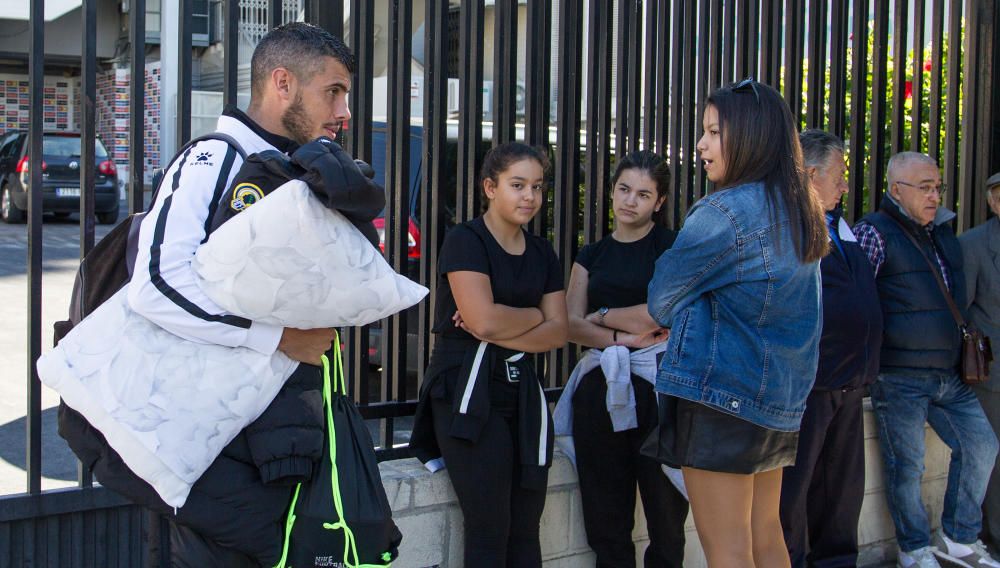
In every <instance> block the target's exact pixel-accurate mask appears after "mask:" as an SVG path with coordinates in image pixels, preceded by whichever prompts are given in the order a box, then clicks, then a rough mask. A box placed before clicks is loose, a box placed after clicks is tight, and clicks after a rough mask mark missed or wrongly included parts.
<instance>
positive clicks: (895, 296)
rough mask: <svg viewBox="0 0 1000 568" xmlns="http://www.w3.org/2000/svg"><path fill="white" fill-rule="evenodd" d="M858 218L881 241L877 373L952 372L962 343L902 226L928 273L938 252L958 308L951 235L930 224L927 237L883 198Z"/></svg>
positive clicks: (958, 265)
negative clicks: (880, 326) (881, 327)
mask: <svg viewBox="0 0 1000 568" xmlns="http://www.w3.org/2000/svg"><path fill="white" fill-rule="evenodd" d="M864 220H865V221H867V222H869V223H871V224H872V225H873V226H874V227H875V228H876V229H877V230H878V232H879V233H880V234H881V235H882V239H883V241H884V242H885V262H884V263H883V264H882V267H881V268H880V269H879V272H878V277H877V278H876V283H877V285H878V293H879V299H880V300H881V302H882V314H883V319H884V324H885V330H884V334H883V340H882V353H881V365H880V368H881V370H882V371H890V372H892V371H894V370H897V371H898V370H907V369H934V370H940V371H955V370H956V367H957V365H958V358H959V351H960V347H961V342H962V338H961V334H960V333H959V330H958V325H957V324H956V323H955V319H954V318H953V317H952V315H951V311H950V310H949V309H948V304H947V302H946V301H945V299H944V295H943V294H942V293H941V289H940V287H939V286H938V284H937V281H936V280H935V278H934V274H933V273H932V272H931V266H930V265H928V263H927V261H926V260H924V257H923V256H922V255H921V254H920V251H919V250H917V248H916V247H914V246H913V243H911V242H910V240H909V239H908V238H907V237H906V235H905V234H904V233H903V230H904V229H903V227H905V230H906V231H907V232H909V233H910V234H911V235H913V237H914V238H915V239H916V240H917V242H918V243H920V245H921V247H922V248H923V251H924V253H925V254H926V255H927V258H929V259H930V260H931V263H933V265H934V270H938V263H937V259H936V256H935V254H934V251H935V249H936V250H937V251H938V252H939V253H940V254H941V257H942V258H943V259H944V261H945V264H946V265H947V270H948V280H949V282H951V295H952V298H953V299H954V300H955V303H956V304H958V305H959V306H960V307H962V306H965V275H964V273H963V270H962V249H961V247H960V245H959V243H958V239H957V238H955V232H954V231H953V230H952V228H951V226H950V225H948V224H944V223H943V224H941V225H935V226H934V227H933V229H932V230H931V232H930V235H928V232H927V230H925V229H924V228H923V227H920V226H918V225H917V224H916V223H915V222H913V221H912V220H910V219H909V218H908V217H906V216H905V215H904V214H903V213H902V212H901V211H900V209H899V206H897V205H896V204H895V203H893V202H892V201H891V200H889V199H883V200H882V204H881V207H880V208H879V210H878V211H877V212H875V213H872V214H870V215H868V216H866V217H865V219H864Z"/></svg>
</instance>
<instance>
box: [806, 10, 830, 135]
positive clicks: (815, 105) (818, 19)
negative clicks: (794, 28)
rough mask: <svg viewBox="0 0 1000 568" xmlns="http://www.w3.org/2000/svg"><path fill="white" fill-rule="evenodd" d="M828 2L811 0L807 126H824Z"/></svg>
mask: <svg viewBox="0 0 1000 568" xmlns="http://www.w3.org/2000/svg"><path fill="white" fill-rule="evenodd" d="M826 2H827V0H810V2H809V63H808V65H809V83H808V85H809V92H808V96H807V102H806V127H807V128H823V119H824V118H825V115H826V112H824V111H825V109H824V108H823V101H824V100H828V99H827V93H826V85H827V82H826V45H827V39H826Z"/></svg>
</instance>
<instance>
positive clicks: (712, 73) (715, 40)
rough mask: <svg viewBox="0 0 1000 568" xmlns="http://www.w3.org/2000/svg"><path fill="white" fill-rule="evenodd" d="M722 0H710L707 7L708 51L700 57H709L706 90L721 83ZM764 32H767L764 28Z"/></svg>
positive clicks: (717, 86) (714, 87)
mask: <svg viewBox="0 0 1000 568" xmlns="http://www.w3.org/2000/svg"><path fill="white" fill-rule="evenodd" d="M721 18H722V0H712V6H711V7H710V8H709V15H708V19H709V22H710V27H709V32H708V33H709V34H710V35H709V40H708V52H707V54H704V55H703V56H702V57H705V56H706V55H707V57H708V59H709V66H708V83H707V86H708V91H709V92H711V91H712V89H717V88H719V87H720V86H721V85H722V59H721V56H722V41H723V40H722V26H721V25H719V23H720V22H721V21H722V20H721ZM765 33H768V31H767V30H765Z"/></svg>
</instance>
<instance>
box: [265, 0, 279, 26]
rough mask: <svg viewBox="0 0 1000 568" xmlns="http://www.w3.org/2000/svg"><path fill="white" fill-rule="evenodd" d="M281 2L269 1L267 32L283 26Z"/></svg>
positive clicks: (276, 0) (277, 0)
mask: <svg viewBox="0 0 1000 568" xmlns="http://www.w3.org/2000/svg"><path fill="white" fill-rule="evenodd" d="M281 12H282V10H281V0H267V31H271V30H273V29H274V28H276V27H278V26H280V25H281V24H282V19H283V18H282V14H281Z"/></svg>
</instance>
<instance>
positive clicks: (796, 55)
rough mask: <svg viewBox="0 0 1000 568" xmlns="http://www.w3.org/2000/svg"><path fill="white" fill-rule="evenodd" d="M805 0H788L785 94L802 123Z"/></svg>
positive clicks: (799, 121)
mask: <svg viewBox="0 0 1000 568" xmlns="http://www.w3.org/2000/svg"><path fill="white" fill-rule="evenodd" d="M804 2H805V0H788V4H789V9H788V12H787V13H786V14H785V84H784V90H783V92H784V95H785V100H786V101H788V106H789V107H790V108H791V110H792V116H793V117H794V118H795V124H796V125H799V124H801V123H802V60H803V57H802V55H803V51H804V43H805V30H804V28H803V23H804V20H805V4H804Z"/></svg>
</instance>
